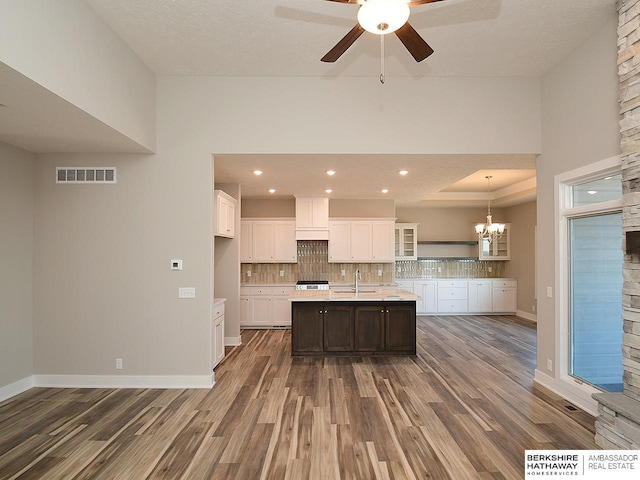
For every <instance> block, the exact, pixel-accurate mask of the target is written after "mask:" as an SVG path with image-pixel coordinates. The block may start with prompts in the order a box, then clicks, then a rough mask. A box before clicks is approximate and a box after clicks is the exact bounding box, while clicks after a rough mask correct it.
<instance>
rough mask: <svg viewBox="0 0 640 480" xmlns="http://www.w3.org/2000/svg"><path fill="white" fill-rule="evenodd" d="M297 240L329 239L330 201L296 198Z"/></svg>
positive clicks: (318, 198) (317, 198)
mask: <svg viewBox="0 0 640 480" xmlns="http://www.w3.org/2000/svg"><path fill="white" fill-rule="evenodd" d="M296 238H297V239H298V240H327V239H328V238H329V199H328V198H325V197H307V196H296Z"/></svg>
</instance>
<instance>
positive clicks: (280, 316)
mask: <svg viewBox="0 0 640 480" xmlns="http://www.w3.org/2000/svg"><path fill="white" fill-rule="evenodd" d="M292 291H293V287H253V286H251V287H249V286H247V287H241V288H240V326H241V327H248V328H269V327H290V326H291V306H290V302H289V297H290V296H291V292H292Z"/></svg>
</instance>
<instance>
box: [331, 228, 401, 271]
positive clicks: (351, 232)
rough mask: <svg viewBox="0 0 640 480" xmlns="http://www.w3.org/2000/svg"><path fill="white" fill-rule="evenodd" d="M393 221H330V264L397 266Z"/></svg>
mask: <svg viewBox="0 0 640 480" xmlns="http://www.w3.org/2000/svg"><path fill="white" fill-rule="evenodd" d="M393 231H394V221H393V219H389V220H386V219H380V220H371V219H356V220H330V221H329V262H334V263H335V262H344V263H393V261H394V252H393V243H394V242H393Z"/></svg>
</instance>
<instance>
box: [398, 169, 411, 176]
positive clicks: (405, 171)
mask: <svg viewBox="0 0 640 480" xmlns="http://www.w3.org/2000/svg"><path fill="white" fill-rule="evenodd" d="M398 173H399V174H400V175H406V174H407V173H409V170H400V171H399V172H398Z"/></svg>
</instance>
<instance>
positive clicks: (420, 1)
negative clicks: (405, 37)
mask: <svg viewBox="0 0 640 480" xmlns="http://www.w3.org/2000/svg"><path fill="white" fill-rule="evenodd" d="M329 1H330V2H335V1H336V0H329ZM441 1H442V0H410V1H409V2H407V3H408V4H409V6H410V7H415V6H416V5H424V4H425V3H434V2H441Z"/></svg>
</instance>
